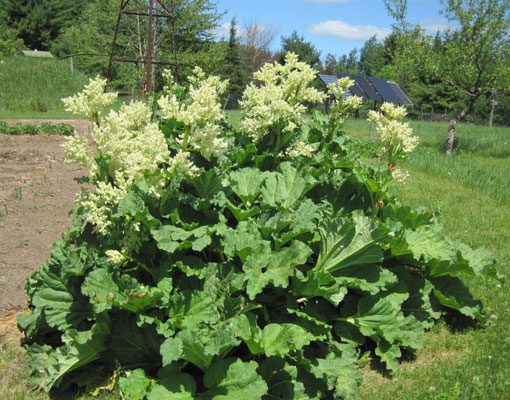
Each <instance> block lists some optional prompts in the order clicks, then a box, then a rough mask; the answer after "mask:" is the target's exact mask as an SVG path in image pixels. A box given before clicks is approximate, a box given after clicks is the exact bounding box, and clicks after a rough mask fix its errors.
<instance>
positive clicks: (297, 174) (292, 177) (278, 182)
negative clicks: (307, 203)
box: [262, 162, 317, 209]
mask: <svg viewBox="0 0 510 400" xmlns="http://www.w3.org/2000/svg"><path fill="white" fill-rule="evenodd" d="M278 169H279V170H280V172H272V173H268V176H267V179H266V182H265V185H264V187H263V189H262V197H263V199H264V202H265V203H266V204H267V205H269V206H271V207H273V206H275V205H278V206H281V207H283V208H284V209H290V208H291V207H292V206H294V204H295V203H296V202H297V201H298V200H299V199H300V198H301V196H303V195H304V194H306V193H307V192H308V191H309V190H311V189H312V188H313V187H314V186H315V184H316V183H317V181H316V180H315V178H314V177H312V176H310V175H308V174H305V173H304V172H303V171H302V170H300V169H298V168H296V167H294V166H293V165H292V163H289V162H283V163H281V164H280V165H279V167H278Z"/></svg>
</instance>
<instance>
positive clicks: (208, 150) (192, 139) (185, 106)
mask: <svg viewBox="0 0 510 400" xmlns="http://www.w3.org/2000/svg"><path fill="white" fill-rule="evenodd" d="M193 73H194V76H192V77H190V78H189V79H190V82H191V85H190V88H189V94H188V96H189V98H188V101H186V102H184V103H181V102H179V100H178V99H177V96H176V95H175V94H174V95H172V96H171V97H169V96H163V97H161V98H160V99H159V100H158V104H159V106H160V107H161V111H162V112H163V118H165V119H171V118H175V119H176V120H177V121H180V122H183V123H184V125H185V126H186V133H185V134H184V135H183V136H182V137H181V138H179V142H180V143H181V145H182V150H183V151H187V150H191V149H194V150H198V151H200V153H201V154H202V155H203V156H204V157H205V158H207V159H210V158H211V157H212V156H216V155H218V153H219V152H220V150H221V149H223V148H225V147H226V146H227V143H226V142H225V140H223V139H222V138H221V137H220V128H219V126H218V122H219V121H221V120H222V119H223V118H224V116H223V112H222V109H221V104H220V102H219V97H220V96H221V95H222V94H223V93H224V92H225V90H226V89H227V85H228V81H222V80H221V79H220V78H219V77H217V76H210V77H208V78H205V74H204V72H203V71H202V70H201V69H200V68H199V67H196V68H195V69H194V71H193ZM167 75H168V74H167ZM167 79H168V78H167Z"/></svg>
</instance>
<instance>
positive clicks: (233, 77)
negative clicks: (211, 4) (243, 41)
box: [222, 18, 248, 108]
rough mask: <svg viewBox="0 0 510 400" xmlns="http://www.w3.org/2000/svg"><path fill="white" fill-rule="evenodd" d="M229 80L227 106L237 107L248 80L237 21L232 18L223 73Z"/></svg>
mask: <svg viewBox="0 0 510 400" xmlns="http://www.w3.org/2000/svg"><path fill="white" fill-rule="evenodd" d="M222 75H223V76H224V77H225V78H226V79H228V80H229V83H228V87H227V92H228V98H227V107H229V108H231V107H236V106H237V102H238V101H239V100H240V99H241V96H242V95H243V90H244V88H245V86H246V83H247V82H248V79H247V75H246V71H245V69H244V64H243V63H242V60H241V52H240V48H239V43H238V39H237V23H236V19H235V18H232V22H231V23H230V36H229V41H228V50H227V54H226V57H225V63H224V71H223V74H222Z"/></svg>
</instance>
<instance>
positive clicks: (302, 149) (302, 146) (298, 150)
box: [287, 141, 314, 158]
mask: <svg viewBox="0 0 510 400" xmlns="http://www.w3.org/2000/svg"><path fill="white" fill-rule="evenodd" d="M313 152H314V148H313V147H312V146H310V145H309V144H308V143H305V142H303V141H299V142H297V143H296V145H295V146H294V147H293V148H292V149H290V150H288V151H287V155H288V156H289V157H290V158H297V157H300V156H303V157H311V156H312V154H313Z"/></svg>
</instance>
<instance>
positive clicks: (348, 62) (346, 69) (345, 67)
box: [337, 48, 359, 74]
mask: <svg viewBox="0 0 510 400" xmlns="http://www.w3.org/2000/svg"><path fill="white" fill-rule="evenodd" d="M358 53H359V52H358V49H357V48H354V49H352V50H351V51H350V52H349V54H348V55H347V54H344V55H342V56H341V57H340V58H339V59H338V66H337V70H338V72H342V73H347V74H355V73H357V72H359V58H358Z"/></svg>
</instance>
